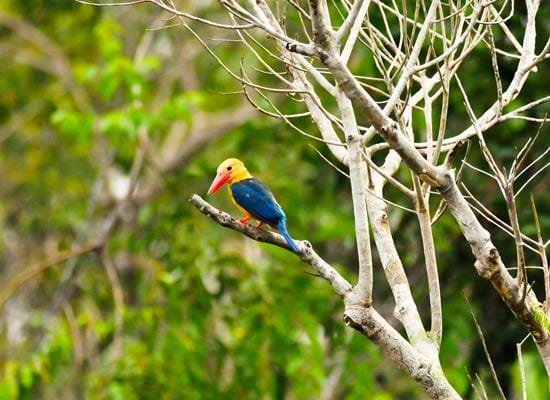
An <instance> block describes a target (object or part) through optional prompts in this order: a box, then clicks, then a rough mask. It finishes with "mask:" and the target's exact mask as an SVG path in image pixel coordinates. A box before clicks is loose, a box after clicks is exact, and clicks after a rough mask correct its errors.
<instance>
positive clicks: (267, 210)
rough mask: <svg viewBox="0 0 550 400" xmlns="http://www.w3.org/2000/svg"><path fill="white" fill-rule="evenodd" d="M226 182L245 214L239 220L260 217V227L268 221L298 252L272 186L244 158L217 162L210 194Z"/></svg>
mask: <svg viewBox="0 0 550 400" xmlns="http://www.w3.org/2000/svg"><path fill="white" fill-rule="evenodd" d="M225 183H228V184H229V186H228V189H229V196H230V197H231V200H232V201H233V203H234V204H235V205H236V206H237V208H239V209H240V210H241V211H242V212H243V213H244V214H245V216H244V217H243V218H241V219H239V221H241V222H242V223H243V224H246V223H247V222H248V221H249V220H250V219H252V218H253V219H255V220H257V221H259V223H258V225H257V226H258V227H260V226H262V224H264V223H265V224H267V225H269V226H271V227H272V228H274V229H276V230H278V231H279V233H280V234H281V235H283V237H284V238H285V240H286V241H287V242H288V245H289V246H290V248H291V249H292V251H294V252H295V253H297V252H299V249H298V246H296V243H294V240H293V239H292V237H291V236H290V234H289V233H288V230H287V227H286V215H285V212H284V211H283V209H282V208H281V206H280V205H279V203H277V200H275V197H274V196H273V193H271V190H269V188H268V187H267V186H265V185H264V184H263V183H262V182H260V180H259V179H257V178H255V177H253V176H252V175H250V173H249V172H248V170H247V169H246V167H245V166H244V164H243V163H242V161H240V160H238V159H236V158H229V159H227V160H225V161H224V162H222V163H221V164H220V165H219V166H218V170H217V174H216V177H215V178H214V180H213V181H212V184H211V185H210V189H208V194H212V193H214V192H216V191H217V190H218V189H219V188H221V187H222V186H223V185H224V184H225Z"/></svg>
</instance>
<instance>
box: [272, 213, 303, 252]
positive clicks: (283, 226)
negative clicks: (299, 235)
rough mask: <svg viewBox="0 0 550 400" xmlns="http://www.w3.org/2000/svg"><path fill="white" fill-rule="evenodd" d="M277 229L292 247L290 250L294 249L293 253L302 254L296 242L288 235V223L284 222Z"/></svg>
mask: <svg viewBox="0 0 550 400" xmlns="http://www.w3.org/2000/svg"><path fill="white" fill-rule="evenodd" d="M277 229H278V230H279V233H280V234H281V235H283V237H284V238H285V240H286V241H287V243H288V245H289V246H290V248H291V249H292V251H293V252H295V253H298V252H300V249H298V246H296V243H294V240H293V239H292V237H291V236H290V234H289V233H288V230H287V229H286V221H285V220H283V221H281V222H280V223H279V226H278V227H277Z"/></svg>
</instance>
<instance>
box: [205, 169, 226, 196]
mask: <svg viewBox="0 0 550 400" xmlns="http://www.w3.org/2000/svg"><path fill="white" fill-rule="evenodd" d="M228 180H229V172H220V173H219V174H217V175H216V177H215V178H214V180H213V181H212V184H211V185H210V189H208V194H212V193H214V192H215V191H217V190H218V189H219V188H221V187H222V186H223V185H224V183H225V182H227V181H228Z"/></svg>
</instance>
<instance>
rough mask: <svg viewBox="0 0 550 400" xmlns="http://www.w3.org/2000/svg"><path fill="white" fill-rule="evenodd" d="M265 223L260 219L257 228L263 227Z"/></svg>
mask: <svg viewBox="0 0 550 400" xmlns="http://www.w3.org/2000/svg"><path fill="white" fill-rule="evenodd" d="M263 224H264V223H263V222H262V221H258V224H257V225H256V228H261V227H262V225H263Z"/></svg>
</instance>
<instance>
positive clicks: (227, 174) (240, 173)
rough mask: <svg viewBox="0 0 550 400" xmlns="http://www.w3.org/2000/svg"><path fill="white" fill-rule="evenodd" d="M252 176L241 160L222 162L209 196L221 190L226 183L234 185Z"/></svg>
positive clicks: (233, 159) (232, 159)
mask: <svg viewBox="0 0 550 400" xmlns="http://www.w3.org/2000/svg"><path fill="white" fill-rule="evenodd" d="M250 176H251V175H250V174H249V173H248V170H247V169H246V167H245V166H244V164H243V163H242V161H241V160H238V159H236V158H228V159H227V160H225V161H224V162H222V163H221V164H220V165H219V166H218V169H217V171H216V177H215V178H214V180H213V181H212V184H211V185H210V189H208V194H212V193H214V192H215V191H217V190H218V189H219V188H221V187H222V186H223V185H224V184H225V183H226V182H229V183H233V182H238V181H240V180H242V179H246V178H249V177H250Z"/></svg>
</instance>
